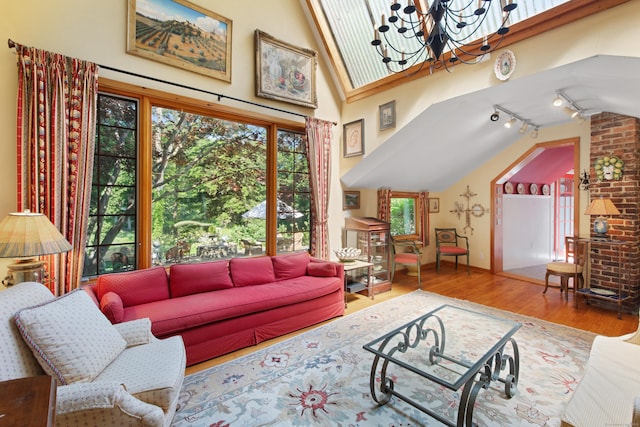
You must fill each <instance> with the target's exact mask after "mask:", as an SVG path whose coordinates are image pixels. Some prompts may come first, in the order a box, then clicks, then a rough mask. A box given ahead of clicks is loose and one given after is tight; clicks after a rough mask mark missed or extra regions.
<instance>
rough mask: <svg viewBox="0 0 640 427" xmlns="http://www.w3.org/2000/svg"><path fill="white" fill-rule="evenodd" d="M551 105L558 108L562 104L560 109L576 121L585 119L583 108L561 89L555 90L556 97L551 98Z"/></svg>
mask: <svg viewBox="0 0 640 427" xmlns="http://www.w3.org/2000/svg"><path fill="white" fill-rule="evenodd" d="M553 106H554V107H558V108H560V107H563V106H564V107H563V108H562V111H564V112H565V113H566V114H567V115H568V116H569V117H571V118H572V119H574V120H575V121H577V122H578V123H584V121H585V120H586V115H585V110H583V109H582V108H580V107H579V106H578V104H576V103H575V101H573V100H572V99H571V98H569V97H568V96H567V94H566V93H564V92H563V91H561V90H557V91H556V97H555V98H554V99H553Z"/></svg>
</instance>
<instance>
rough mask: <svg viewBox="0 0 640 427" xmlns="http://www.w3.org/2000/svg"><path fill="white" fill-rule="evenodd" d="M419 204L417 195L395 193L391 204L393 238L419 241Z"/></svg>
mask: <svg viewBox="0 0 640 427" xmlns="http://www.w3.org/2000/svg"><path fill="white" fill-rule="evenodd" d="M418 202H419V198H418V194H417V193H396V192H394V193H393V195H392V196H391V202H390V219H391V235H392V236H394V237H399V238H407V239H413V240H416V239H418V236H419V235H420V229H419V227H420V222H419V221H418V209H417V207H418Z"/></svg>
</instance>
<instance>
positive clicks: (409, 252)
mask: <svg viewBox="0 0 640 427" xmlns="http://www.w3.org/2000/svg"><path fill="white" fill-rule="evenodd" d="M391 250H392V257H391V281H392V282H393V276H394V275H395V272H396V267H397V266H398V265H414V266H415V267H416V269H417V274H418V288H420V289H422V284H421V283H420V255H421V254H422V253H421V251H420V248H418V245H417V244H416V242H414V241H412V240H399V239H396V238H394V237H391Z"/></svg>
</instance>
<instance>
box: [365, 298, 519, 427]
mask: <svg viewBox="0 0 640 427" xmlns="http://www.w3.org/2000/svg"><path fill="white" fill-rule="evenodd" d="M520 326H522V325H521V324H520V323H518V322H515V321H512V320H507V319H502V318H499V317H495V316H491V315H488V314H483V313H478V312H475V311H472V310H468V309H464V308H459V307H455V306H451V305H443V306H441V307H439V308H437V309H435V310H433V311H431V312H429V313H427V314H425V315H422V316H420V317H418V318H417V319H415V320H413V321H411V322H409V323H407V324H405V325H403V326H401V327H399V328H397V329H394V330H393V331H391V332H388V333H386V334H384V335H382V336H381V337H380V338H377V339H375V340H373V341H371V342H370V343H368V344H365V345H364V349H365V350H367V351H370V352H371V353H373V354H374V355H375V357H374V359H373V364H372V366H371V376H370V379H369V385H370V388H371V396H372V397H373V400H375V401H376V403H378V404H379V405H384V404H386V403H388V402H389V400H390V399H391V397H392V396H395V397H396V398H398V399H401V400H403V401H405V402H407V403H409V404H411V405H413V406H414V407H416V408H418V409H419V410H421V411H422V412H424V413H426V414H429V415H430V416H432V417H433V418H435V419H437V420H438V421H440V422H442V423H444V424H446V425H449V426H463V425H466V426H472V425H474V424H473V407H474V404H475V401H476V397H477V396H478V393H479V392H480V390H481V389H483V388H487V387H489V385H490V383H491V382H492V381H499V382H501V383H502V384H503V385H504V392H505V394H506V395H507V397H509V398H511V397H513V396H514V395H515V393H516V390H517V386H518V373H519V369H520V357H519V353H518V345H517V343H516V341H515V339H514V338H513V335H514V334H515V333H516V332H517V331H518V329H520ZM392 371H395V373H393V372H392ZM413 375H417V377H418V378H421V379H424V380H427V381H432V382H434V383H437V384H439V385H441V386H444V387H447V388H449V389H451V390H453V391H457V390H460V389H461V388H462V389H463V390H462V394H460V402H459V404H458V419H457V421H456V422H454V421H452V420H450V419H447V418H444V417H443V416H442V415H440V414H438V413H435V412H434V411H432V410H430V409H429V408H427V407H426V406H424V405H423V404H421V403H420V402H416V401H415V400H413V399H411V398H410V397H408V396H407V395H406V394H403V393H401V392H400V391H398V390H396V389H401V387H402V386H403V384H401V383H400V382H401V381H402V379H403V378H404V379H407V378H408V377H409V376H413ZM394 379H397V381H396V382H398V383H397V384H396V382H394ZM376 385H377V386H376ZM405 387H406V384H405Z"/></svg>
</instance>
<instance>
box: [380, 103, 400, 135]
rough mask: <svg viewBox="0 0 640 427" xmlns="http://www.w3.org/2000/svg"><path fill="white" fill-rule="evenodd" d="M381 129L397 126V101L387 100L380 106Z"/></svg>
mask: <svg viewBox="0 0 640 427" xmlns="http://www.w3.org/2000/svg"><path fill="white" fill-rule="evenodd" d="M378 113H379V114H380V130H385V129H391V128H394V127H396V101H391V102H387V103H386V104H382V105H380V106H379V107H378Z"/></svg>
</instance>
